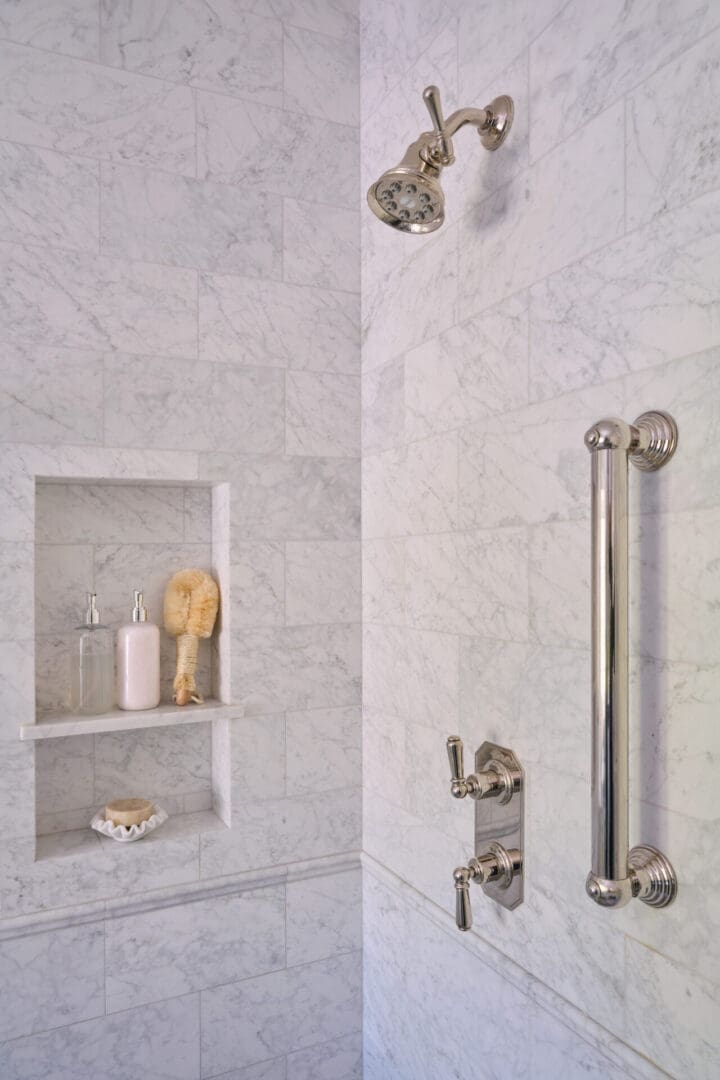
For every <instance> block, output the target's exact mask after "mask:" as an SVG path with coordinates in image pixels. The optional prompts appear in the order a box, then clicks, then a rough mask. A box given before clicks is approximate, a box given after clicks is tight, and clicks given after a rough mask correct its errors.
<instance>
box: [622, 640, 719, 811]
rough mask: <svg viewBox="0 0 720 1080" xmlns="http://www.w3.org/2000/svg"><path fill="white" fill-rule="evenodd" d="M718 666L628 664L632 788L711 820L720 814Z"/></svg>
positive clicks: (652, 800)
mask: <svg viewBox="0 0 720 1080" xmlns="http://www.w3.org/2000/svg"><path fill="white" fill-rule="evenodd" d="M719 675H720V672H719V671H718V668H717V666H716V665H715V666H712V667H704V666H696V665H693V664H673V663H669V662H667V661H661V660H646V659H643V658H636V659H634V660H633V661H632V662H631V665H630V716H631V724H630V776H631V790H634V791H635V792H636V794H637V796H638V797H639V798H641V799H643V800H644V801H645V802H647V803H652V804H653V805H655V806H661V807H666V808H667V809H669V810H674V811H676V812H677V813H680V814H685V815H687V816H688V817H692V818H701V819H705V820H707V821H713V820H715V819H716V818H717V817H718V816H719V814H720V806H719V805H718V801H717V795H716V783H715V777H716V770H717V765H718V760H720V731H719V730H718V725H717V724H716V723H715V720H714V718H715V717H716V716H717V706H718V686H719V685H720V682H719Z"/></svg>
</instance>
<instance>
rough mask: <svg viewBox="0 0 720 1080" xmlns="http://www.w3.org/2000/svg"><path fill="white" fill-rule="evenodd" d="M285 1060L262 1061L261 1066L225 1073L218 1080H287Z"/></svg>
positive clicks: (251, 1066)
mask: <svg viewBox="0 0 720 1080" xmlns="http://www.w3.org/2000/svg"><path fill="white" fill-rule="evenodd" d="M285 1060H286V1059H285V1058H284V1057H281V1058H273V1060H272V1061H261V1062H260V1064H259V1065H250V1066H248V1068H247V1069H231V1070H230V1072H224V1073H223V1074H222V1076H220V1077H218V1080H287V1078H286V1073H285Z"/></svg>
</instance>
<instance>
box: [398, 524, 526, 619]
mask: <svg viewBox="0 0 720 1080" xmlns="http://www.w3.org/2000/svg"><path fill="white" fill-rule="evenodd" d="M405 554H406V564H405V570H406V582H407V617H408V623H409V624H410V625H411V626H414V627H416V628H417V629H420V630H423V629H424V630H440V631H444V632H446V633H450V634H483V635H486V636H487V637H493V638H499V639H500V640H503V641H525V640H526V639H527V636H528V598H527V593H526V591H525V589H524V583H525V575H526V574H527V537H526V535H525V530H524V529H499V530H496V531H476V532H460V533H454V534H445V535H440V536H426V537H410V539H409V540H408V541H407V544H406V548H405Z"/></svg>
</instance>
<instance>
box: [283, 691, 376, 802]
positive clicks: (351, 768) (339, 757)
mask: <svg viewBox="0 0 720 1080" xmlns="http://www.w3.org/2000/svg"><path fill="white" fill-rule="evenodd" d="M285 729H286V735H285V737H286V746H287V750H286V754H287V764H286V768H285V778H286V779H285V784H286V791H287V794H288V795H304V794H307V793H311V792H314V791H317V792H320V791H323V790H324V789H325V788H326V787H327V786H328V784H330V786H332V787H333V788H335V787H339V788H341V787H343V786H344V785H346V784H347V786H348V787H353V786H354V785H356V784H357V782H358V778H359V776H360V775H361V769H362V761H361V723H360V710H359V709H358V708H354V707H353V708H346V709H310V710H307V711H305V712H287V713H286V714H285Z"/></svg>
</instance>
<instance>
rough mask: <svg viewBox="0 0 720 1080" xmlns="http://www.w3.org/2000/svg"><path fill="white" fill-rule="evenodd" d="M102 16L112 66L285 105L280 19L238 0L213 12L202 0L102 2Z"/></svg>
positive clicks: (226, 0)
mask: <svg viewBox="0 0 720 1080" xmlns="http://www.w3.org/2000/svg"><path fill="white" fill-rule="evenodd" d="M262 14H268V12H267V11H263V12H262ZM100 19H101V26H100V46H101V55H102V59H103V61H104V63H106V64H113V65H115V66H116V67H124V68H127V69H128V70H130V71H137V72H141V73H143V74H146V75H153V76H155V77H156V78H165V79H172V80H173V81H175V82H187V83H189V84H190V85H191V86H197V87H199V88H200V89H205V90H219V91H222V93H224V94H231V95H233V94H234V95H237V96H238V97H244V98H247V99H248V100H251V101H262V102H265V103H266V104H268V105H281V104H282V28H281V26H280V23H279V22H277V21H276V20H275V19H269V18H267V19H266V18H257V17H256V16H254V15H252V14H249V13H248V12H247V11H239V10H238V5H236V4H234V3H232V0H221V2H220V3H215V4H213V6H212V9H208V8H207V5H206V4H204V3H202V2H200V0H181V2H180V3H178V2H177V0H175V2H173V3H172V4H171V3H167V2H163V3H159V4H153V5H152V6H151V7H148V6H147V5H146V4H143V3H136V2H131V3H128V4H123V5H122V6H118V5H117V4H115V3H113V2H112V0H103V3H102V4H101V7H100Z"/></svg>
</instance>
